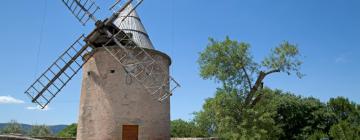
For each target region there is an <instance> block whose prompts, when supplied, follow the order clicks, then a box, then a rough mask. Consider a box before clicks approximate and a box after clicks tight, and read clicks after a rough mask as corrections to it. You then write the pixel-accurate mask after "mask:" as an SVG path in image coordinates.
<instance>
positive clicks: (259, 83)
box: [245, 69, 280, 106]
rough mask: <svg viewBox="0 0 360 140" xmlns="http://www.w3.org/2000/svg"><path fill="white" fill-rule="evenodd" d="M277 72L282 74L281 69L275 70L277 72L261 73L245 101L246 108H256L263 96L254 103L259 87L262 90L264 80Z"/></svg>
mask: <svg viewBox="0 0 360 140" xmlns="http://www.w3.org/2000/svg"><path fill="white" fill-rule="evenodd" d="M277 72H280V69H275V70H271V71H268V72H263V71H260V73H259V76H258V78H257V79H256V82H255V85H254V86H253V87H252V88H251V90H250V92H249V94H248V95H247V97H246V99H245V106H249V105H250V106H254V105H255V104H256V102H257V101H259V100H260V98H261V97H262V96H260V97H259V96H258V97H256V98H255V100H254V101H256V102H254V101H253V97H254V96H255V93H256V92H257V91H258V90H259V87H260V88H262V86H263V80H264V79H265V77H266V76H267V75H269V74H272V73H277Z"/></svg>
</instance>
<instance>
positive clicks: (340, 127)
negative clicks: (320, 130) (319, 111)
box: [330, 121, 360, 140]
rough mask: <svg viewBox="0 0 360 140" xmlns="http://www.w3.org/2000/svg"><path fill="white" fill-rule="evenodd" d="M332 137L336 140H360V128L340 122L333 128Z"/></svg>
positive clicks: (331, 130)
mask: <svg viewBox="0 0 360 140" xmlns="http://www.w3.org/2000/svg"><path fill="white" fill-rule="evenodd" d="M330 136H331V137H332V138H333V139H334V140H359V139H360V127H359V126H354V125H353V124H351V123H349V122H347V121H340V122H339V123H338V124H335V125H333V126H332V127H331V129H330Z"/></svg>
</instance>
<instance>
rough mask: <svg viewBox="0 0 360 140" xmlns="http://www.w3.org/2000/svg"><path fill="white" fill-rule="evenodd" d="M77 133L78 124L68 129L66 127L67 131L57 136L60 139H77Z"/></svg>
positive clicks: (64, 130)
mask: <svg viewBox="0 0 360 140" xmlns="http://www.w3.org/2000/svg"><path fill="white" fill-rule="evenodd" d="M76 133H77V124H75V123H74V124H71V125H69V126H68V127H66V128H65V129H63V130H61V131H60V132H59V133H58V134H57V136H58V137H66V138H67V137H69V138H72V137H76Z"/></svg>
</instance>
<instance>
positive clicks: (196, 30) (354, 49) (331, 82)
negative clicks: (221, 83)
mask: <svg viewBox="0 0 360 140" xmlns="http://www.w3.org/2000/svg"><path fill="white" fill-rule="evenodd" d="M97 2H98V3H99V5H100V6H101V7H102V9H101V13H100V16H99V18H100V19H103V18H104V17H105V16H106V15H109V14H110V12H109V11H107V7H108V6H109V4H110V3H111V1H110V0H109V1H104V0H97ZM45 5H46V6H45ZM359 6H360V1H358V0H346V1H344V0H316V1H314V0H301V1H300V0H292V1H289V0H272V1H268V0H223V1H215V0H170V1H165V0H151V1H150V0H145V1H144V3H143V4H142V5H141V6H140V7H139V10H138V12H139V14H140V16H141V18H142V21H143V23H144V25H145V27H146V29H147V31H148V33H149V35H150V38H151V39H152V41H153V43H154V46H155V47H156V48H157V49H158V50H160V51H163V52H165V53H167V54H169V55H170V56H171V57H172V60H173V64H172V66H171V69H172V75H173V76H174V77H175V78H176V79H177V80H178V81H179V82H180V83H181V85H182V88H180V89H178V90H177V91H176V92H175V94H174V96H172V97H171V99H172V103H171V118H172V119H178V118H182V119H185V120H189V119H191V118H192V113H193V112H195V111H199V110H200V109H201V106H202V104H203V102H204V99H206V98H208V97H212V96H213V95H214V91H215V88H216V87H217V86H218V85H217V84H216V83H214V81H209V80H208V81H206V80H202V79H201V78H200V77H199V68H198V65H197V63H196V60H197V58H198V54H199V52H200V51H202V50H204V48H205V47H206V45H207V43H208V40H207V39H208V37H214V38H216V39H219V40H221V39H224V37H225V36H226V35H229V36H230V37H231V38H232V39H236V40H240V41H244V42H247V43H250V44H251V45H252V49H251V51H252V53H253V55H254V57H255V59H256V60H257V61H260V60H261V59H262V58H264V57H265V56H266V55H267V54H268V52H269V51H270V49H271V48H273V47H275V46H276V45H277V44H279V43H280V42H282V41H284V40H288V41H290V42H291V43H295V44H298V45H299V48H300V50H301V52H302V54H303V60H304V65H303V69H302V71H303V73H305V74H306V77H304V78H303V79H300V80H299V79H297V78H296V77H295V76H287V75H286V74H275V75H272V76H271V77H269V79H267V80H266V81H265V84H266V85H267V86H269V87H271V88H279V89H282V90H284V91H292V92H294V93H296V94H298V95H302V96H314V97H317V98H320V99H321V100H322V101H327V100H328V99H329V98H331V97H336V96H345V97H348V98H350V99H351V100H353V101H355V102H357V103H360V90H359V85H360V75H359V73H358V72H359V71H360V63H359V60H360V8H359ZM45 11H46V12H45ZM0 17H1V19H2V20H1V21H2V22H0V41H1V45H0V48H1V55H0V65H1V69H0V110H1V111H0V122H8V121H10V120H11V119H15V120H17V121H19V122H24V123H29V124H43V123H45V124H69V123H73V122H76V121H77V117H78V113H77V112H78V108H79V107H78V105H79V96H80V84H81V81H80V80H81V74H78V75H77V76H76V77H75V78H74V80H72V81H71V82H70V84H69V85H68V86H67V87H66V88H65V89H64V90H63V91H62V92H61V93H60V94H59V95H58V97H56V98H55V100H54V101H53V102H52V103H51V104H50V105H49V109H48V110H44V111H40V110H37V109H35V108H34V106H35V105H33V104H31V103H30V100H29V99H28V98H27V97H26V96H25V95H24V94H23V92H24V90H25V89H26V88H27V87H28V86H29V85H30V84H31V83H32V82H33V81H34V79H35V77H36V76H38V75H39V74H40V73H41V72H43V71H44V70H45V68H46V67H47V66H49V65H50V64H51V62H52V61H54V60H55V59H56V58H57V57H58V55H59V54H60V53H61V52H62V51H64V50H65V48H67V47H68V45H70V44H71V43H72V42H73V41H75V39H76V38H77V37H78V36H79V35H81V34H82V33H89V31H90V30H91V29H92V27H93V25H92V23H90V24H88V26H86V27H82V26H81V25H80V24H79V23H78V22H77V20H76V19H75V18H74V17H73V16H72V15H71V14H70V12H69V11H68V10H67V9H66V7H65V6H64V5H63V4H62V2H61V0H56V1H50V0H48V1H47V2H45V0H36V1H35V0H32V1H29V0H16V1H14V0H3V1H2V3H1V5H0ZM42 29H43V30H42ZM41 30H42V31H41ZM41 40H42V41H41Z"/></svg>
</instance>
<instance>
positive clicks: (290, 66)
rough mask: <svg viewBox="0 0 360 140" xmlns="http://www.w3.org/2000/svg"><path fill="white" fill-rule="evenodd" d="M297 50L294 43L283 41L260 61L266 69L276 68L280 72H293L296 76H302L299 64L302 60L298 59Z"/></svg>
mask: <svg viewBox="0 0 360 140" xmlns="http://www.w3.org/2000/svg"><path fill="white" fill-rule="evenodd" d="M299 54H300V52H299V50H298V48H297V46H296V45H293V44H290V43H289V42H287V41H285V42H283V43H281V44H280V45H279V46H278V47H276V48H275V49H273V50H272V51H271V53H270V55H269V56H268V57H266V58H265V59H264V60H263V61H262V65H263V66H264V67H266V68H268V69H278V70H280V71H281V72H285V73H287V74H289V75H290V74H291V72H295V73H296V75H297V76H298V77H302V76H303V74H302V73H301V72H300V66H301V64H302V61H301V60H300V59H299Z"/></svg>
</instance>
